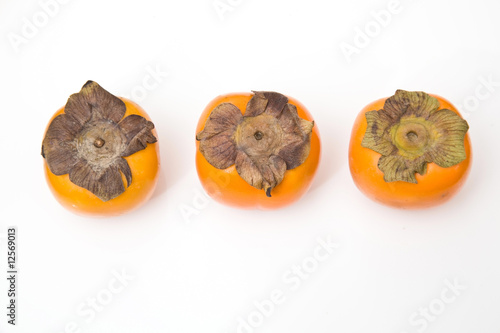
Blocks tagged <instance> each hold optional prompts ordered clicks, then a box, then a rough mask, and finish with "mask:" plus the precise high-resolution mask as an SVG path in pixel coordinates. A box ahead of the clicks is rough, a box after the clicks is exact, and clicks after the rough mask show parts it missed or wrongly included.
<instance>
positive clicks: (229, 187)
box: [195, 93, 321, 210]
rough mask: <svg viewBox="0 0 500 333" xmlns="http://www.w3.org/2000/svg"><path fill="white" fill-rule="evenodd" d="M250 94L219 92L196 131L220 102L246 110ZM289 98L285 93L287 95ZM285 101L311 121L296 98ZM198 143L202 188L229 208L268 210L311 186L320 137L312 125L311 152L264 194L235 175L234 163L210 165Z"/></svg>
mask: <svg viewBox="0 0 500 333" xmlns="http://www.w3.org/2000/svg"><path fill="white" fill-rule="evenodd" d="M252 96H253V94H252V93H231V94H225V95H220V96H218V97H216V98H215V99H214V100H212V101H211V102H210V103H209V104H208V105H207V106H206V108H205V110H204V111H203V113H202V114H201V116H200V120H199V121H198V125H197V127H196V132H195V133H199V132H200V131H201V130H202V129H203V128H204V127H205V122H206V121H207V119H208V117H209V115H210V113H211V112H212V110H213V109H214V108H215V107H216V106H217V105H219V104H221V103H232V104H234V105H235V106H236V107H238V108H239V109H240V110H241V111H242V112H244V110H245V109H246V105H247V103H248V101H249V100H250V99H251V98H252ZM287 97H288V96H287ZM288 99H289V101H288V103H290V104H293V105H295V106H296V107H297V113H298V115H299V117H300V118H303V119H306V120H309V121H312V120H313V118H312V116H311V114H310V113H309V111H307V109H306V108H305V107H304V105H302V104H301V103H300V102H299V101H297V100H295V99H293V98H291V97H288ZM199 146H200V143H199V141H196V170H197V172H198V177H199V179H200V182H201V184H202V186H203V188H204V189H205V191H206V192H207V193H208V194H209V195H210V196H211V197H212V198H213V199H214V200H216V201H218V202H220V203H222V204H226V205H228V206H232V207H238V208H244V209H261V210H271V209H277V208H281V207H285V206H288V205H290V204H292V203H294V202H296V201H297V200H299V199H300V198H301V197H302V196H303V195H304V194H305V193H306V192H307V190H308V189H309V188H310V186H311V183H312V181H313V178H314V175H315V174H316V170H317V168H318V165H319V161H320V152H321V145H320V137H319V132H318V128H317V125H316V124H315V125H314V127H313V130H312V133H311V151H310V152H309V156H308V157H307V159H306V161H305V162H304V163H302V164H301V165H299V166H298V167H296V168H294V169H291V170H287V171H286V173H285V177H284V179H283V181H282V182H281V183H280V184H279V185H278V186H276V187H275V188H274V189H273V191H272V197H270V198H269V197H267V196H266V195H265V193H264V191H262V190H258V189H256V188H254V187H252V186H251V185H249V184H248V183H247V182H245V181H244V180H243V178H241V177H240V176H239V175H238V172H237V171H236V168H235V166H234V165H232V166H230V167H229V168H227V169H224V170H221V169H217V168H215V167H214V166H212V165H211V164H210V163H208V161H207V160H206V159H205V157H204V156H203V155H202V154H201V153H200V149H199Z"/></svg>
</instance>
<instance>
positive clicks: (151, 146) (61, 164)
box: [42, 81, 159, 216]
mask: <svg viewBox="0 0 500 333" xmlns="http://www.w3.org/2000/svg"><path fill="white" fill-rule="evenodd" d="M42 156H43V157H44V169H45V176H46V180H47V183H48V185H49V188H50V189H51V191H52V193H53V194H54V196H55V198H56V199H57V201H59V203H61V204H62V205H63V206H64V207H65V208H67V209H69V210H71V211H73V212H74V213H77V214H79V215H90V216H113V215H121V214H124V213H126V212H129V211H131V210H132V209H135V208H137V207H139V206H140V205H141V204H143V203H144V202H146V201H147V200H148V199H149V198H150V197H151V195H152V194H153V191H154V189H155V186H156V183H157V179H158V174H159V172H158V171H159V147H158V143H157V139H156V131H155V130H154V124H153V123H152V122H151V121H150V119H149V116H148V115H147V114H146V112H145V111H144V110H143V109H142V108H141V107H140V106H138V105H137V104H135V103H134V102H132V101H130V100H127V99H125V98H118V97H116V96H113V95H112V94H110V93H109V92H108V91H106V90H104V89H103V88H102V87H101V86H99V85H98V84H97V83H95V82H93V81H88V82H87V83H86V84H85V85H84V86H83V87H82V89H81V91H80V92H79V93H76V94H73V95H71V96H70V97H69V99H68V101H67V103H66V105H65V106H64V107H63V108H61V109H59V110H58V111H57V112H56V113H55V114H54V116H53V117H52V119H51V120H50V122H49V125H48V126H47V129H46V131H45V136H44V139H43V143H42Z"/></svg>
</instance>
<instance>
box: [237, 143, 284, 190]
mask: <svg viewBox="0 0 500 333" xmlns="http://www.w3.org/2000/svg"><path fill="white" fill-rule="evenodd" d="M235 166H236V171H237V172H238V174H239V175H240V177H241V178H243V180H245V181H246V182H247V183H248V184H250V185H251V186H253V187H255V188H257V189H259V190H261V189H263V190H265V191H266V195H267V196H271V194H270V193H271V190H272V189H273V188H274V187H276V186H277V185H278V184H279V183H281V181H282V180H283V177H284V176H285V172H286V163H285V161H284V160H283V159H282V158H280V157H279V156H275V155H273V156H271V157H265V156H262V157H261V158H250V157H249V156H248V155H247V154H245V153H244V152H242V151H238V153H237V156H236V162H235Z"/></svg>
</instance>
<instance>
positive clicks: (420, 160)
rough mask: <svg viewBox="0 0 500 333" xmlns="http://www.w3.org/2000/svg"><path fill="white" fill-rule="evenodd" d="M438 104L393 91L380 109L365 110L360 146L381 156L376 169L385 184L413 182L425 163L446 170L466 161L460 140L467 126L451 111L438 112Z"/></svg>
mask: <svg viewBox="0 0 500 333" xmlns="http://www.w3.org/2000/svg"><path fill="white" fill-rule="evenodd" d="M439 106H440V105H439V101H438V100H437V99H436V98H435V97H432V96H430V95H428V94H426V93H424V92H410V91H404V90H398V91H396V94H395V95H394V96H392V97H390V98H388V99H387V100H386V101H385V104H384V108H383V109H381V110H378V111H376V110H375V111H369V112H367V113H366V114H365V115H366V120H367V129H366V133H365V136H364V137H363V141H362V143H361V145H362V146H363V147H366V148H369V149H372V150H374V151H376V152H377V153H380V154H381V155H382V156H381V157H380V159H379V161H378V168H379V169H380V170H381V171H382V172H383V173H384V180H385V181H386V182H392V181H405V182H409V183H415V184H416V183H417V180H416V178H415V173H419V174H420V175H424V174H425V173H426V171H427V163H431V162H433V163H436V164H437V165H439V166H440V167H443V168H447V167H450V166H453V165H456V164H458V163H460V162H462V161H463V160H464V159H465V158H466V153H465V147H464V138H465V134H466V132H467V130H468V129H469V126H468V124H467V122H466V121H465V120H463V119H462V118H461V117H460V116H459V115H457V114H456V113H455V112H453V111H451V110H448V109H439Z"/></svg>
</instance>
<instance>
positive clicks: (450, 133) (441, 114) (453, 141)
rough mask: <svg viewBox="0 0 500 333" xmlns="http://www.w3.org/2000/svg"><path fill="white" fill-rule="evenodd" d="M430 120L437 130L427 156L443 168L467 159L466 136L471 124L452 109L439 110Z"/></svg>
mask: <svg viewBox="0 0 500 333" xmlns="http://www.w3.org/2000/svg"><path fill="white" fill-rule="evenodd" d="M429 121H431V122H432V124H433V130H435V131H436V132H437V135H435V137H436V139H435V141H434V142H433V144H432V145H431V146H430V148H429V151H428V152H427V153H426V157H427V158H428V159H429V160H432V161H433V162H434V163H436V164H437V165H439V166H440V167H443V168H448V167H450V166H453V165H455V164H458V163H460V162H462V161H463V160H465V159H466V157H467V154H466V152H465V145H464V138H465V134H466V133H467V130H468V129H469V125H468V124H467V122H466V121H465V120H463V119H462V118H460V117H459V116H458V115H457V114H456V113H455V112H453V111H451V110H446V109H444V110H439V111H438V112H436V113H434V114H433V115H432V116H431V117H430V118H429Z"/></svg>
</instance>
